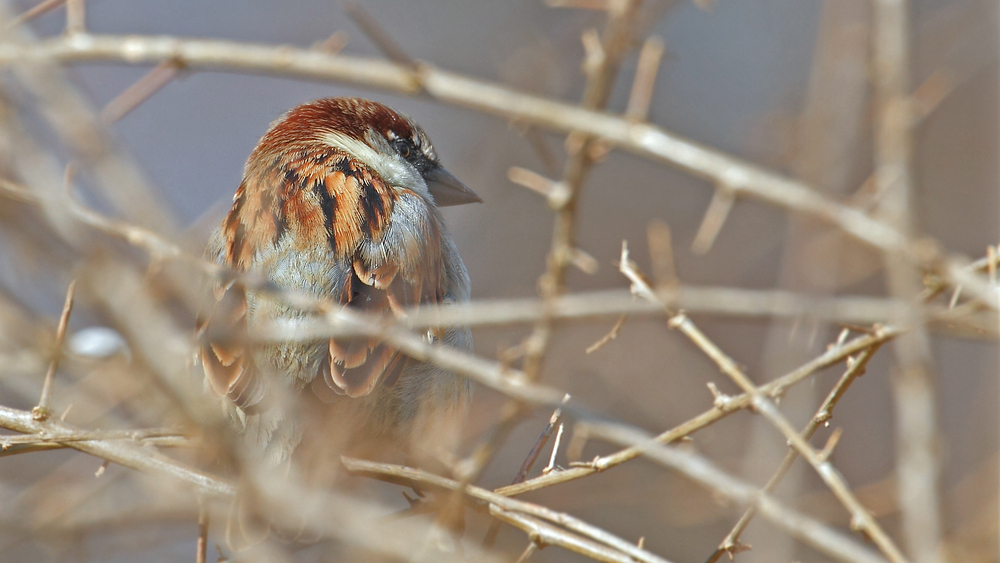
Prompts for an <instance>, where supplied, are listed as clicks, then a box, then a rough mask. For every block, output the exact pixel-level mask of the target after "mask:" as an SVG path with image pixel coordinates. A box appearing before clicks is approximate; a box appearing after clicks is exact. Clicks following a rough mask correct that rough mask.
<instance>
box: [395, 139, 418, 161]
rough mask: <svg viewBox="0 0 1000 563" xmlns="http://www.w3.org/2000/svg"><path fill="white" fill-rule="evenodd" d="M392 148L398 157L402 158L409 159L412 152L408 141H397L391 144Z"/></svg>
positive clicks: (411, 145)
mask: <svg viewBox="0 0 1000 563" xmlns="http://www.w3.org/2000/svg"><path fill="white" fill-rule="evenodd" d="M393 146H394V147H395V149H396V152H398V153H399V156H401V157H403V158H410V153H411V152H412V151H413V143H411V142H410V140H409V139H397V140H396V141H394V142H393Z"/></svg>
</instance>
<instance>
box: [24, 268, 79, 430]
mask: <svg viewBox="0 0 1000 563" xmlns="http://www.w3.org/2000/svg"><path fill="white" fill-rule="evenodd" d="M75 296H76V280H73V281H71V282H69V288H67V289H66V301H65V302H64V303H63V308H62V314H60V315H59V326H58V327H56V341H55V344H53V349H52V361H50V362H49V370H48V372H46V373H45V382H44V383H43V384H42V396H41V397H39V399H38V406H36V407H35V408H33V409H31V415H32V416H34V417H35V420H38V421H44V420H47V419H48V418H49V416H50V414H51V413H50V412H49V403H50V402H51V401H52V384H53V381H54V380H55V378H56V371H57V370H58V369H59V360H60V358H62V348H63V343H64V342H65V341H66V328H67V327H68V326H69V316H70V314H71V313H72V312H73V299H74V297H75Z"/></svg>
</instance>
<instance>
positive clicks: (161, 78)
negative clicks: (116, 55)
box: [101, 61, 184, 123]
mask: <svg viewBox="0 0 1000 563" xmlns="http://www.w3.org/2000/svg"><path fill="white" fill-rule="evenodd" d="M183 68H184V66H183V64H181V63H180V62H179V61H163V62H162V63H160V64H158V65H156V66H155V67H153V69H152V70H150V71H149V72H148V73H146V75H144V76H143V77H142V78H140V79H139V80H137V81H136V82H135V83H134V84H132V85H131V86H129V87H128V88H127V89H125V91H124V92H122V93H121V94H119V95H118V96H117V97H116V98H115V99H113V100H111V101H110V102H108V105H106V106H104V109H103V110H101V120H103V121H104V122H105V123H114V122H115V121H118V120H119V119H121V118H123V117H125V116H126V115H128V114H129V113H131V112H132V110H134V109H135V108H137V107H139V105H140V104H142V103H143V102H145V101H146V100H148V99H149V98H150V97H152V96H153V94H156V93H157V92H159V91H160V90H161V89H162V88H163V87H164V86H166V85H167V84H170V82H171V81H173V80H174V78H176V77H177V74H178V73H179V72H180V71H181V70H182V69H183Z"/></svg>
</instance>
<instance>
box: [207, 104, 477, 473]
mask: <svg viewBox="0 0 1000 563" xmlns="http://www.w3.org/2000/svg"><path fill="white" fill-rule="evenodd" d="M479 201H481V200H480V199H479V197H478V196H477V195H476V194H475V193H473V192H472V191H471V190H470V189H469V188H467V187H466V186H465V185H464V184H462V183H461V182H460V181H459V180H458V179H457V178H455V177H454V176H452V175H451V174H450V173H449V172H448V171H446V170H445V169H444V168H442V167H441V165H440V163H439V162H438V157H437V154H436V153H435V151H434V147H433V146H432V145H431V143H430V140H429V139H428V138H427V134H426V133H424V130H423V129H421V128H420V126H418V125H417V124H416V123H414V122H413V121H412V120H411V119H410V118H408V117H406V116H404V115H402V114H399V113H397V112H395V111H393V110H392V109H389V108H388V107H386V106H384V105H382V104H380V103H377V102H373V101H370V100H365V99H359V98H328V99H322V100H316V101H314V102H309V103H307V104H303V105H300V106H298V107H296V108H293V109H292V110H290V111H288V112H287V113H285V114H284V115H283V116H282V117H281V118H279V119H278V120H277V121H275V122H274V123H272V124H271V127H270V128H269V129H268V131H267V133H265V135H264V136H263V137H262V138H261V140H260V142H259V143H258V144H257V147H256V148H255V149H254V150H253V152H252V153H251V154H250V157H249V159H248V160H247V163H246V167H245V170H244V174H243V181H242V183H241V184H240V186H239V189H238V190H237V191H236V195H235V196H234V197H233V206H232V208H231V210H230V211H229V213H228V215H227V216H226V218H225V220H224V221H223V222H222V224H221V225H220V226H219V228H218V229H217V230H216V231H215V233H214V234H213V236H212V238H211V240H210V242H209V244H208V249H207V251H206V252H207V254H208V256H209V257H210V258H211V259H213V260H215V261H216V262H218V263H219V264H222V265H225V266H227V267H229V268H232V269H233V270H235V271H238V272H246V273H250V274H255V275H258V276H261V277H263V278H264V279H266V280H267V284H268V285H270V286H273V289H276V290H278V291H279V292H280V291H287V292H294V293H298V294H300V295H307V296H310V297H313V298H316V299H325V300H328V301H333V302H335V303H339V304H341V305H343V306H346V307H351V308H355V309H357V310H360V311H363V312H365V313H370V314H383V315H387V316H388V315H397V316H398V315H402V314H403V310H404V309H405V308H406V307H411V306H419V305H421V304H425V303H427V304H438V303H453V302H458V301H467V300H468V299H469V276H468V273H467V272H466V269H465V265H464V264H463V263H462V259H461V257H460V256H459V255H458V251H457V249H456V247H455V243H454V242H453V241H452V239H451V236H450V235H449V234H448V231H447V229H446V228H445V225H444V220H443V219H442V217H441V213H440V211H439V210H438V207H441V206H446V205H459V204H463V203H472V202H479ZM277 293H278V292H275V291H273V290H272V291H264V290H261V289H259V288H258V289H254V288H243V287H242V286H240V284H229V285H228V286H226V287H220V288H217V289H216V292H215V297H216V299H217V302H216V304H215V306H214V308H213V309H212V313H211V315H210V316H209V317H208V318H206V319H204V320H203V322H202V323H201V324H200V333H201V336H200V339H201V350H200V360H201V363H202V366H203V367H204V371H205V375H206V381H207V384H206V386H207V387H209V388H211V389H212V390H213V391H214V392H215V393H216V394H218V395H219V396H220V397H222V398H223V399H222V402H223V403H224V405H225V408H226V409H227V410H228V411H229V413H230V414H231V415H232V417H233V419H234V420H235V421H237V425H238V427H239V429H240V431H241V432H242V433H243V434H244V435H245V436H246V438H247V440H248V441H249V443H250V444H251V445H252V446H253V448H252V449H254V450H256V451H258V452H263V454H264V455H265V456H266V457H267V458H269V460H270V461H271V462H272V463H273V464H278V463H280V462H282V461H283V460H285V459H287V458H288V457H289V455H290V454H291V453H292V452H293V450H297V448H300V447H304V445H305V444H304V442H305V441H309V442H312V443H314V444H326V445H329V444H330V443H334V442H335V443H337V444H338V446H337V447H338V448H339V451H342V450H350V448H353V447H355V446H359V445H360V446H369V447H370V446H372V444H373V443H375V442H379V441H382V442H384V441H388V442H390V443H392V442H395V443H397V445H398V443H400V442H406V441H412V440H420V439H422V438H426V437H428V434H433V433H434V432H435V430H434V429H433V425H434V423H433V421H434V420H438V419H440V418H441V417H442V416H446V415H447V414H448V413H454V412H457V411H459V410H461V406H462V404H463V403H464V402H465V399H466V398H467V396H468V395H469V392H470V386H469V385H470V384H469V383H468V382H467V380H466V379H464V378H460V377H457V376H455V375H453V374H451V373H449V372H447V371H444V370H441V369H439V368H437V367H434V366H431V365H427V364H423V363H420V362H417V361H416V360H412V359H410V358H408V357H406V356H404V355H403V354H402V353H400V352H399V351H398V350H395V349H393V348H392V347H391V346H388V345H386V344H383V343H380V342H378V341H376V340H369V339H367V338H355V339H330V340H323V341H316V342H284V343H254V344H249V343H247V342H246V338H245V335H246V333H247V330H248V329H249V328H253V327H259V326H264V325H265V324H268V323H272V322H274V321H282V322H295V321H297V320H300V319H304V318H307V317H308V315H309V314H310V313H309V312H307V311H303V310H301V309H297V308H295V307H294V306H293V305H290V304H289V303H287V301H286V300H283V299H282V298H281V296H280V295H278V294H277ZM428 338H430V339H432V340H437V341H440V342H443V343H445V344H448V345H451V346H454V347H456V348H460V349H463V350H468V349H471V347H472V337H471V334H470V332H469V329H468V328H467V327H454V328H449V329H447V330H440V331H431V332H429V333H428ZM300 443H301V444H300ZM376 447H378V446H376ZM350 451H356V450H350ZM296 455H297V454H296Z"/></svg>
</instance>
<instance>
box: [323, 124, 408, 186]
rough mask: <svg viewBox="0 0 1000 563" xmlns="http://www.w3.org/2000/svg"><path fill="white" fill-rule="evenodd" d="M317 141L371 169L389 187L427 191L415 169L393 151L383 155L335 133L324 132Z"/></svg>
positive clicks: (359, 142) (356, 140)
mask: <svg viewBox="0 0 1000 563" xmlns="http://www.w3.org/2000/svg"><path fill="white" fill-rule="evenodd" d="M319 141H320V142H323V143H326V144H327V145H330V146H331V147H335V148H339V149H343V150H345V151H347V152H348V153H350V154H351V155H352V156H353V157H354V158H356V159H358V160H360V161H361V162H362V163H364V164H365V165H366V166H368V167H369V168H371V169H372V170H373V171H374V172H375V173H376V174H378V175H379V176H380V177H381V178H382V179H383V180H385V181H386V183H388V184H389V185H390V186H398V187H402V188H407V189H411V190H414V191H423V192H426V191H427V184H426V182H424V179H423V177H422V176H421V175H420V173H419V172H417V171H416V169H415V168H413V166H412V165H411V164H410V163H409V162H406V161H405V160H403V158H402V157H401V156H399V155H398V154H396V153H395V151H392V150H387V151H386V153H385V154H382V153H380V152H379V151H377V150H375V149H373V148H372V147H370V146H368V144H367V143H365V142H364V141H360V140H358V139H355V138H353V137H349V136H347V135H344V134H343V133H339V132H337V131H325V132H323V133H321V134H320V137H319Z"/></svg>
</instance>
